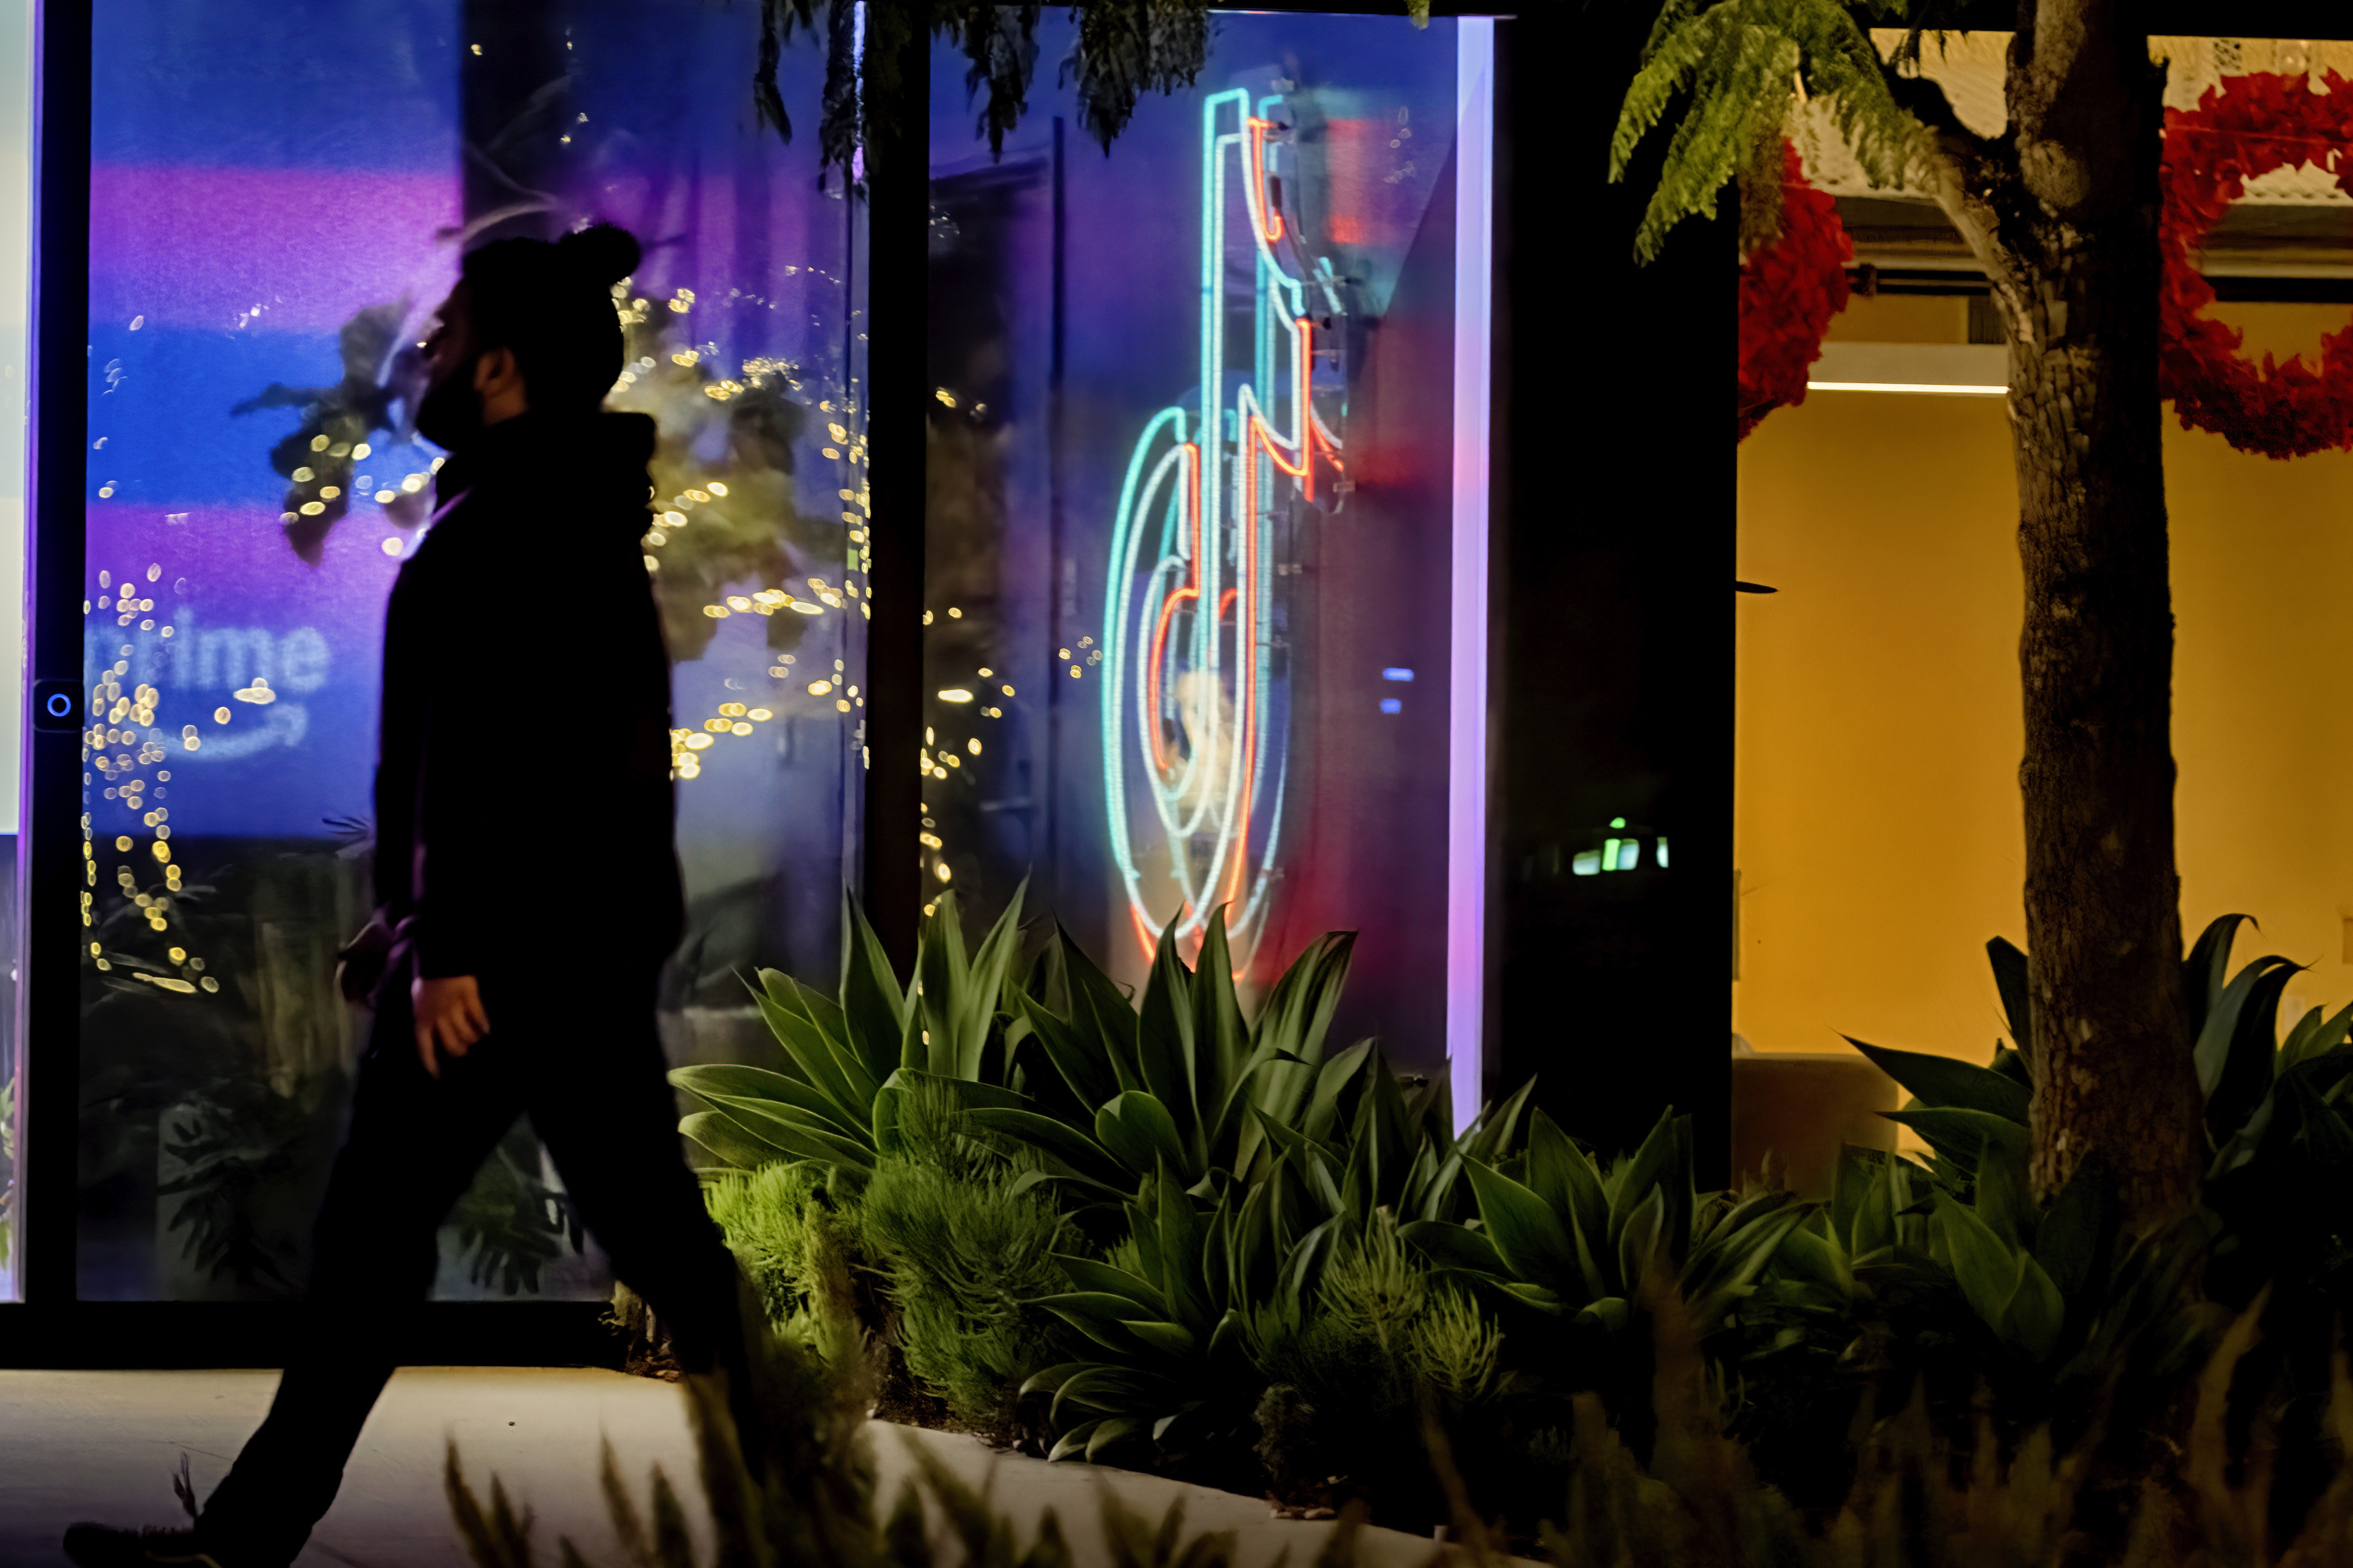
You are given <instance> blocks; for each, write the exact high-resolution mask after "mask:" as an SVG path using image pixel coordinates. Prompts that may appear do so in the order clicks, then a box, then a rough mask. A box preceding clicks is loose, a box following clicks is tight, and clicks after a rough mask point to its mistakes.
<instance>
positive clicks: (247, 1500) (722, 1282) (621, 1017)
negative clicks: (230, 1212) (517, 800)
mask: <svg viewBox="0 0 2353 1568" xmlns="http://www.w3.org/2000/svg"><path fill="white" fill-rule="evenodd" d="M518 968H522V966H518ZM618 968H619V966H617V965H616V966H611V967H607V968H603V969H599V968H598V967H596V965H593V964H586V965H584V964H581V963H578V962H576V960H575V962H572V963H562V962H556V963H548V964H546V965H543V966H531V967H529V968H528V969H526V970H524V971H523V972H522V973H512V974H511V975H508V976H484V977H482V1002H483V1009H484V1011H485V1012H486V1013H487V1014H488V1015H489V1016H490V1021H491V1033H490V1034H489V1036H487V1037H485V1038H483V1039H481V1040H480V1041H478V1042H476V1043H475V1045H474V1046H473V1047H472V1049H471V1050H470V1053H469V1054H468V1055H466V1056H464V1057H460V1058H450V1057H448V1056H446V1055H445V1056H443V1057H442V1058H441V1064H440V1065H441V1075H440V1077H439V1078H438V1079H433V1078H430V1077H428V1076H427V1074H426V1071H425V1068H424V1064H423V1063H422V1062H421V1061H420V1060H419V1059H418V1058H417V1041H416V1037H415V1035H414V1033H413V1031H412V1026H411V1022H410V1011H409V999H408V973H407V969H406V964H405V963H396V964H395V966H394V968H393V970H392V972H391V973H390V974H389V975H388V976H387V977H386V980H385V985H384V996H383V1005H382V1006H381V1008H380V1009H379V1011H378V1012H377V1014H376V1017H375V1028H374V1031H373V1033H372V1034H371V1036H370V1038H369V1042H368V1048H367V1054H366V1056H365V1058H364V1059H363V1061H362V1062H361V1065H360V1072H359V1082H358V1086H357V1089H356V1091H355V1093H354V1096H353V1104H352V1122H351V1132H350V1135H349V1136H348V1137H347V1138H346V1140H345V1141H344V1143H343V1151H342V1152H341V1153H339V1154H338V1155H337V1156H336V1158H335V1166H334V1171H333V1173H332V1175H331V1176H330V1178H329V1180H328V1184H327V1194H326V1199H325V1201H324V1203H323V1204H322V1205H321V1208H320V1212H319V1220H318V1226H317V1231H316V1237H315V1240H314V1242H313V1247H312V1259H311V1288H310V1295H309V1298H308V1301H307V1304H306V1307H305V1310H304V1321H305V1326H304V1329H303V1331H302V1335H301V1342H300V1343H298V1344H297V1345H296V1347H295V1348H294V1352H293V1354H292V1356H291V1357H290V1360H289V1362H288V1363H287V1366H286V1371H285V1374H284V1376H283V1377H282V1378H281V1379H280V1382H279V1385H278V1396H277V1398H276V1400H275V1401H273V1402H272V1404H271V1405H270V1407H269V1416H268V1417H267V1418H266V1419H265V1420H264V1421H263V1422H262V1424H261V1426H260V1429H259V1431H257V1432H255V1433H254V1435H253V1437H252V1439H251V1441H249V1442H248V1443H247V1444H246V1446H245V1449H244V1451H243V1452H242V1453H240V1454H239V1455H238V1456H237V1464H236V1466H235V1467H234V1468H232V1469H231V1470H230V1471H229V1474H228V1476H227V1479H225V1480H223V1481H222V1482H221V1484H220V1486H219V1487H218V1488H217V1489H215V1491H214V1492H213V1495H212V1497H211V1499H210V1500H209V1501H208V1502H207V1503H206V1508H205V1511H204V1518H203V1521H202V1522H201V1523H200V1524H199V1525H198V1527H197V1529H198V1532H199V1535H200V1537H202V1538H203V1539H204V1540H206V1542H208V1543H212V1544H216V1546H217V1548H218V1549H219V1550H220V1551H221V1552H223V1554H224V1555H225V1556H226V1557H227V1560H228V1561H229V1562H230V1563H233V1564H236V1565H237V1568H245V1565H246V1564H248V1563H252V1564H257V1565H259V1564H269V1565H270V1568H277V1565H279V1564H283V1563H290V1562H291V1561H292V1560H293V1558H294V1556H295V1554H296V1553H297V1552H299V1551H300V1550H301V1545H302V1542H304V1541H305V1540H307V1539H308V1538H309V1536H310V1532H311V1525H313V1524H314V1523H316V1522H317V1521H318V1520H319V1518H320V1516H321V1515H322V1514H324V1513H325V1512H326V1511H327V1507H328V1505H329V1504H330V1503H332V1501H333V1500H334V1497H335V1490H336V1489H337V1488H338V1487H339V1486H340V1485H341V1484H342V1482H343V1466H344V1463H345V1461H346V1460H348V1459H349V1458H351V1452H352V1447H353V1444H355V1443H356V1442H357V1441H358V1440H359V1435H360V1427H361V1426H362V1425H363V1424H364V1422H365V1421H366V1419H367V1414H368V1410H369V1408H370V1407H371V1406H372V1405H375V1400H376V1396H377V1395H378V1394H381V1393H382V1392H383V1391H384V1385H385V1381H386V1380H387V1379H388V1378H390V1377H391V1375H392V1372H393V1367H394V1364H395V1362H394V1347H395V1346H396V1345H397V1344H398V1343H399V1342H400V1335H401V1332H402V1329H403V1327H404V1325H405V1324H406V1323H408V1322H410V1321H413V1320H414V1318H415V1316H416V1310H417V1304H418V1303H419V1302H421V1301H423V1300H425V1299H426V1296H427V1293H428V1292H429V1291H430V1289H432V1285H433V1276H434V1273H435V1269H436V1265H437V1258H438V1253H437V1250H436V1245H435V1237H436V1233H437V1232H438V1229H439V1227H440V1225H441V1221H442V1219H443V1217H444V1216H445V1215H448V1212H449V1208H450V1206H451V1205H453V1204H455V1203H456V1202H457V1200H458V1198H459V1196H460V1195H462V1194H464V1192H465V1191H466V1188H467V1187H468V1185H469V1184H471V1182H472V1181H473V1178H474V1173H475V1171H476V1169H477V1168H478V1167H480V1164H481V1163H482V1161H483V1159H484V1158H485V1157H486V1156H487V1155H488V1154H489V1153H490V1152H491V1149H492V1148H493V1146H495V1145H496V1144H497V1142H499V1139H500V1138H501V1136H502V1135H503V1134H504V1133H505V1132H506V1131H507V1129H508V1128H509V1127H511V1126H512V1125H513V1123H514V1119H515V1117H516V1116H517V1115H518V1114H522V1113H528V1114H529V1115H530V1117H531V1120H532V1125H533V1128H534V1130H535V1131H537V1132H538V1134H539V1136H540V1138H541V1140H542V1141H543V1142H545V1143H546V1145H547V1148H548V1151H549V1152H550V1153H551V1154H552V1155H553V1156H554V1161H555V1167H556V1170H557V1171H558V1172H559V1173H561V1175H562V1176H563V1178H564V1184H565V1188H566V1190H567V1191H568V1192H569V1193H570V1194H571V1198H572V1201H573V1203H574V1204H575V1205H577V1207H578V1212H579V1215H580V1217H581V1220H582V1222H583V1223H584V1224H585V1225H586V1226H587V1228H588V1230H589V1232H590V1233H591V1234H592V1235H594V1236H595V1237H596V1240H597V1241H598V1243H599V1244H600V1245H602V1246H603V1247H604V1248H605V1250H606V1251H607V1253H608V1254H610V1255H611V1257H612V1259H613V1267H614V1270H615V1272H616V1273H617V1274H618V1275H619V1276H620V1278H621V1279H622V1280H623V1281H625V1282H626V1283H627V1284H628V1286H629V1287H630V1289H634V1290H636V1291H637V1292H638V1294H639V1295H641V1296H643V1297H644V1298H645V1299H646V1300H647V1302H648V1304H649V1306H651V1308H652V1309H653V1310H654V1312H655V1314H656V1315H657V1316H658V1317H659V1318H661V1319H662V1320H663V1321H665V1322H666V1323H667V1324H668V1325H669V1327H670V1331H671V1332H672V1333H673V1335H674V1336H675V1339H676V1344H677V1349H678V1352H679V1357H680V1360H681V1362H682V1363H685V1364H686V1365H687V1367H688V1368H689V1369H690V1370H701V1369H702V1368H704V1367H708V1366H709V1365H711V1364H712V1362H713V1359H714V1357H718V1358H722V1359H724V1360H732V1359H733V1355H732V1354H731V1353H730V1352H733V1351H735V1349H736V1348H737V1347H740V1346H741V1345H742V1344H743V1342H744V1339H743V1335H744V1325H743V1323H742V1321H741V1320H740V1318H739V1316H738V1308H739V1299H738V1297H737V1294H736V1278H737V1276H736V1270H735V1264H734V1259H733V1256H732V1255H731V1254H730V1253H729V1252H728V1250H727V1247H726V1244H725V1242H724V1240H723V1238H722V1237H721V1235H720V1231H719V1228H718V1226H715V1225H714V1224H712V1220H711V1217H710V1215H709V1213H708V1212H707V1211H706V1210H705V1209H704V1207H703V1204H702V1194H701V1192H700V1191H699V1190H698V1188H697V1186H696V1184H695V1179H694V1175H693V1173H692V1172H691V1171H690V1170H688V1168H687V1166H686V1163H685V1161H684V1159H683V1158H682V1157H681V1152H680V1149H679V1137H678V1113H677V1110H676V1109H675V1105H674V1102H673V1100H672V1099H671V1094H670V1085H669V1083H668V1081H667V1080H666V1079H665V1078H664V1076H663V1074H664V1068H665V1064H664V1061H663V1058H662V1052H661V1045H660V1041H659V1038H658V1037H657V1036H656V1034H655V1029H654V978H655V976H654V973H652V972H651V970H649V969H645V968H643V967H642V966H640V970H639V972H638V973H635V974H630V973H627V972H626V971H623V972H620V973H616V971H617V969H618Z"/></svg>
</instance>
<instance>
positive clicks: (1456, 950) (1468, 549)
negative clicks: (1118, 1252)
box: [1446, 16, 1495, 1133]
mask: <svg viewBox="0 0 2353 1568" xmlns="http://www.w3.org/2000/svg"><path fill="white" fill-rule="evenodd" d="M1454 50H1455V53H1454V59H1455V68H1454V109H1455V115H1454V508H1453V510H1454V518H1453V523H1454V527H1453V533H1454V541H1453V545H1454V548H1453V557H1454V559H1453V574H1452V575H1453V584H1452V595H1451V597H1452V600H1453V604H1452V606H1451V607H1452V611H1453V625H1452V626H1451V628H1450V629H1451V649H1450V652H1451V659H1450V663H1451V666H1452V668H1451V670H1450V671H1449V675H1448V681H1449V684H1448V689H1447V711H1446V725H1447V731H1448V735H1447V739H1448V742H1449V744H1448V747H1447V780H1446V784H1447V788H1446V1071H1447V1086H1448V1088H1449V1089H1451V1091H1452V1098H1453V1102H1454V1130H1455V1131H1456V1132H1457V1133H1460V1132H1461V1131H1462V1130H1463V1129H1464V1128H1466V1127H1468V1126H1469V1125H1470V1124H1471V1121H1472V1118H1474V1117H1476V1116H1477V1115H1478V1114H1479V1110H1480V1102H1481V1100H1482V1098H1483V1097H1484V1093H1485V1089H1486V1083H1485V1079H1486V1072H1485V1061H1484V1059H1483V1052H1484V1041H1482V1038H1481V1037H1480V1027H1481V1025H1482V1021H1483V1016H1484V1013H1485V1005H1486V974H1487V963H1486V948H1487V931H1486V926H1487V480H1488V439H1489V437H1488V429H1487V417H1488V374H1489V366H1490V357H1491V354H1492V353H1493V349H1492V343H1491V340H1492V335H1493V304H1492V300H1491V297H1490V280H1489V277H1488V271H1489V268H1490V266H1491V265H1492V262H1493V255H1492V250H1491V247H1490V230H1491V226H1492V223H1493V167H1492V162H1493V145H1494V103H1493V97H1492V83H1493V79H1494V65H1495V24H1494V23H1493V21H1492V20H1490V19H1488V18H1485V17H1473V16H1465V17H1463V18H1461V20H1459V21H1457V22H1456V23H1455V24H1454Z"/></svg>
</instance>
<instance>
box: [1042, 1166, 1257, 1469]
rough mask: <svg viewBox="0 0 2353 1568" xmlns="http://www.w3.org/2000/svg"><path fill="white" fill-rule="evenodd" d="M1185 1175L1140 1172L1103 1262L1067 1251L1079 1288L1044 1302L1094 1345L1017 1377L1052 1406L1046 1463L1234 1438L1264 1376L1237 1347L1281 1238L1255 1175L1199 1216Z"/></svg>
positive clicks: (1065, 1263) (1065, 1261)
mask: <svg viewBox="0 0 2353 1568" xmlns="http://www.w3.org/2000/svg"><path fill="white" fill-rule="evenodd" d="M1271 1197H1272V1190H1271V1188H1270V1187H1268V1186H1267V1185H1265V1184H1260V1185H1258V1186H1255V1187H1252V1188H1250V1191H1249V1193H1248V1194H1247V1195H1245V1196H1241V1197H1240V1198H1236V1197H1235V1196H1234V1195H1233V1194H1230V1193H1229V1194H1223V1195H1221V1196H1219V1198H1218V1199H1217V1200H1215V1201H1214V1203H1213V1204H1212V1205H1211V1207H1210V1208H1209V1210H1208V1212H1207V1213H1204V1212H1203V1211H1202V1209H1201V1207H1200V1205H1199V1204H1198V1202H1197V1200H1196V1199H1195V1198H1194V1196H1193V1195H1192V1194H1189V1193H1187V1191H1185V1189H1184V1187H1183V1185H1182V1178H1181V1177H1179V1176H1177V1175H1176V1174H1174V1173H1169V1172H1166V1171H1161V1172H1155V1173H1154V1174H1153V1175H1151V1176H1149V1177H1147V1178H1145V1182H1144V1183H1143V1184H1142V1186H1141V1187H1140V1188H1139V1190H1138V1191H1137V1193H1136V1194H1135V1196H1134V1198H1132V1199H1130V1200H1129V1201H1128V1202H1127V1203H1126V1205H1124V1207H1125V1209H1126V1212H1127V1218H1128V1233H1127V1237H1126V1238H1125V1239H1124V1241H1123V1242H1121V1243H1120V1244H1119V1245H1118V1246H1117V1247H1113V1249H1112V1252H1111V1256H1110V1257H1109V1258H1107V1259H1104V1260H1097V1259H1093V1258H1081V1257H1078V1256H1076V1255H1073V1254H1068V1253H1066V1254H1062V1255H1060V1257H1059V1258H1058V1259H1057V1261H1059V1262H1060V1264H1061V1266H1062V1269H1063V1271H1064V1273H1066V1274H1067V1275H1068V1276H1069V1277H1070V1280H1071V1285H1072V1287H1073V1289H1070V1290H1068V1291H1064V1292H1061V1293H1060V1294H1057V1295H1052V1296H1047V1297H1044V1298H1042V1299H1041V1300H1039V1302H1038V1303H1037V1304H1038V1305H1039V1306H1042V1307H1044V1308H1046V1309H1047V1310H1050V1311H1051V1312H1053V1313H1055V1314H1056V1315H1057V1316H1059V1317H1060V1318H1061V1319H1063V1320H1064V1321H1067V1322H1068V1323H1070V1324H1071V1326H1072V1327H1073V1328H1075V1329H1077V1330H1078V1331H1080V1332H1081V1333H1082V1334H1083V1335H1085V1336H1086V1337H1087V1339H1088V1340H1090V1341H1092V1342H1093V1343H1094V1344H1095V1345H1096V1346H1098V1347H1099V1349H1100V1352H1101V1353H1099V1354H1097V1355H1094V1356H1090V1357H1087V1358H1084V1359H1082V1360H1077V1361H1068V1362H1060V1363H1056V1364H1055V1365H1052V1366H1050V1367H1047V1368H1045V1369H1044V1370H1042V1371H1040V1372H1039V1373H1036V1374H1034V1375H1033V1376H1031V1377H1030V1378H1029V1380H1028V1381H1027V1382H1026V1383H1024V1384H1022V1387H1021V1394H1022V1396H1023V1397H1024V1398H1028V1397H1031V1396H1041V1397H1044V1398H1046V1399H1047V1400H1048V1401H1049V1405H1048V1420H1049V1422H1050V1425H1051V1426H1053V1428H1054V1429H1055V1430H1056V1431H1057V1432H1058V1433H1059V1434H1060V1436H1059V1437H1058V1438H1057V1440H1056V1442H1055V1444H1054V1447H1053V1449H1052V1450H1051V1452H1050V1453H1049V1455H1048V1456H1047V1457H1048V1458H1055V1459H1062V1458H1078V1457H1084V1458H1088V1459H1094V1458H1099V1457H1100V1456H1102V1455H1103V1452H1104V1451H1105V1450H1107V1449H1112V1448H1114V1447H1118V1446H1120V1445H1122V1444H1170V1445H1172V1446H1176V1445H1182V1444H1185V1443H1187V1441H1188V1440H1193V1439H1199V1440H1209V1441H1214V1440H1217V1439H1220V1438H1223V1439H1231V1438H1232V1437H1234V1436H1235V1435H1236V1434H1238V1433H1239V1432H1240V1430H1241V1428H1242V1426H1243V1425H1244V1424H1245V1423H1246V1422H1247V1421H1248V1420H1249V1419H1250V1412H1251V1410H1252V1408H1253V1407H1254V1406H1255V1405H1256V1404H1257V1401H1258V1396H1259V1394H1260V1392H1261V1389H1262V1388H1263V1386H1264V1379H1262V1378H1261V1377H1260V1376H1259V1375H1258V1373H1257V1369H1256V1368H1255V1367H1254V1366H1253V1365H1252V1364H1251V1362H1250V1355H1249V1352H1248V1348H1247V1346H1246V1344H1245V1342H1244V1341H1245V1337H1246V1333H1247V1317H1248V1313H1249V1310H1250V1305H1251V1303H1252V1302H1254V1301H1258V1300H1265V1299H1266V1298H1267V1297H1268V1296H1269V1295H1270V1294H1271V1293H1272V1292H1273V1291H1275V1290H1278V1289H1282V1281H1281V1275H1282V1270H1281V1268H1279V1262H1280V1256H1279V1243H1278V1239H1277V1237H1276V1235H1275V1227H1274V1223H1273V1215H1272V1212H1271V1202H1270V1200H1271Z"/></svg>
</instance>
